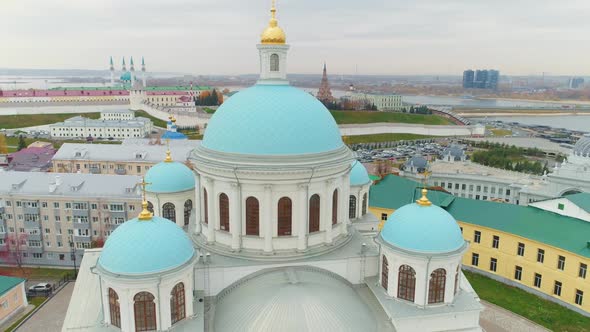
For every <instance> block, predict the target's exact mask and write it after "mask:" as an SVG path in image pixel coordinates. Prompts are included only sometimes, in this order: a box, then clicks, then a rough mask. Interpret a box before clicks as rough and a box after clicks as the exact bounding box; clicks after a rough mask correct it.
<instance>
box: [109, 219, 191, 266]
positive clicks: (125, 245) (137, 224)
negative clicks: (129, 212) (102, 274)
mask: <svg viewBox="0 0 590 332" xmlns="http://www.w3.org/2000/svg"><path fill="white" fill-rule="evenodd" d="M194 254H195V249H194V248H193V245H192V242H191V241H190V239H189V238H188V236H187V235H186V233H185V232H184V231H183V230H182V228H180V227H179V226H178V225H176V224H175V223H174V222H172V221H170V220H168V219H165V218H160V217H150V218H149V219H148V220H140V219H139V218H135V219H131V220H129V221H126V222H124V223H123V224H121V225H120V226H119V227H117V229H116V230H115V231H114V232H113V233H112V234H111V235H110V236H109V237H108V239H107V241H106V243H105V245H104V248H103V249H102V253H101V254H100V257H99V259H98V264H99V265H100V266H101V267H102V268H103V269H105V270H107V271H109V272H111V273H115V274H126V275H139V274H150V273H158V272H164V271H168V270H171V269H174V268H177V267H179V266H182V265H184V264H185V263H187V262H188V261H189V260H190V259H191V258H192V257H193V255H194Z"/></svg>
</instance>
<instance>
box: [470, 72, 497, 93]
mask: <svg viewBox="0 0 590 332" xmlns="http://www.w3.org/2000/svg"><path fill="white" fill-rule="evenodd" d="M499 80H500V72H499V71H498V70H493V69H491V70H481V69H478V70H476V71H475V72H474V71H473V70H471V69H468V70H465V71H464V72H463V88H464V89H493V90H496V89H497V88H498V81H499Z"/></svg>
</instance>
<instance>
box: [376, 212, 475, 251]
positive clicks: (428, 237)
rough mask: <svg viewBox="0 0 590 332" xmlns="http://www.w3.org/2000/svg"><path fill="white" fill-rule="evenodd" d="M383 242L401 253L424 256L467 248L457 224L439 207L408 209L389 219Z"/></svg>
mask: <svg viewBox="0 0 590 332" xmlns="http://www.w3.org/2000/svg"><path fill="white" fill-rule="evenodd" d="M380 236H381V238H382V239H383V240H384V241H385V242H387V243H389V244H391V245H393V246H395V247H398V248H401V249H405V250H409V251H414V252H420V253H446V252H452V251H455V250H457V249H459V248H461V247H462V246H463V245H464V244H465V240H463V236H462V234H461V229H460V228H459V225H458V224H457V221H456V220H455V218H453V216H451V215H450V214H449V213H448V212H447V211H445V210H443V209H442V208H440V207H438V206H436V205H430V206H421V205H418V204H416V203H413V204H408V205H404V206H403V207H401V208H399V209H397V210H396V211H395V212H394V213H392V214H391V216H389V218H387V222H385V225H384V226H383V229H382V230H381V234H380Z"/></svg>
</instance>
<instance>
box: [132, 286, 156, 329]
mask: <svg viewBox="0 0 590 332" xmlns="http://www.w3.org/2000/svg"><path fill="white" fill-rule="evenodd" d="M133 302H134V303H133V313H134V316H135V331H154V330H155V329H156V304H155V303H154V296H153V295H152V294H150V293H148V292H141V293H137V294H135V296H134V297H133Z"/></svg>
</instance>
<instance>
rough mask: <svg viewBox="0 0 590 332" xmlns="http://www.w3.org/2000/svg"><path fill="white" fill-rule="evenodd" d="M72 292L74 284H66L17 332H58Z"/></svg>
mask: <svg viewBox="0 0 590 332" xmlns="http://www.w3.org/2000/svg"><path fill="white" fill-rule="evenodd" d="M73 291H74V283H73V282H70V283H68V284H67V285H66V286H65V287H64V288H63V289H62V290H60V291H59V292H58V293H57V294H56V295H55V296H53V297H52V298H51V299H50V300H49V302H47V303H45V305H44V306H43V307H42V308H41V309H39V311H37V312H36V313H35V314H34V315H33V316H31V318H29V320H27V322H26V323H24V324H23V325H21V327H20V328H19V329H18V330H17V331H18V332H39V331H44V332H59V331H61V327H62V325H63V323H64V320H65V318H66V311H67V310H68V304H69V303H70V298H71V297H72V292H73Z"/></svg>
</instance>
